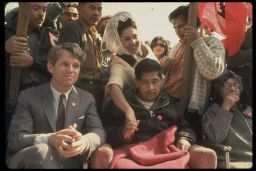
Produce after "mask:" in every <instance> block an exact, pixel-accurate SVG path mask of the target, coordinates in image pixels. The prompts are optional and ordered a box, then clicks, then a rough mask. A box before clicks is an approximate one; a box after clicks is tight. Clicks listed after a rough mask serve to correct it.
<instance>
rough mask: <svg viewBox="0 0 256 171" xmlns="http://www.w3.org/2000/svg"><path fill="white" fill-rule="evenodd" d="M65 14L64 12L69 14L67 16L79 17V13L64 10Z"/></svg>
mask: <svg viewBox="0 0 256 171" xmlns="http://www.w3.org/2000/svg"><path fill="white" fill-rule="evenodd" d="M63 14H64V15H65V16H67V17H74V18H77V17H78V13H73V12H64V13H63Z"/></svg>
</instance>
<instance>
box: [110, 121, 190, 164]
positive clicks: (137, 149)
mask: <svg viewBox="0 0 256 171" xmlns="http://www.w3.org/2000/svg"><path fill="white" fill-rule="evenodd" d="M176 130H177V127H176V126H172V127H170V128H169V129H167V130H165V131H163V132H160V133H159V134H157V135H155V136H154V137H152V138H151V139H150V140H148V141H145V142H141V143H138V144H130V145H125V146H122V147H120V148H117V149H115V150H114V157H113V160H112V161H111V164H110V168H188V161H189V157H190V155H189V153H188V152H187V151H182V150H179V149H178V148H176V146H175V145H174V144H173V142H174V140H175V137H174V134H175V132H176Z"/></svg>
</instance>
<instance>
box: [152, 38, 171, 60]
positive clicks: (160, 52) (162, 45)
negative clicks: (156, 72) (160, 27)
mask: <svg viewBox="0 0 256 171" xmlns="http://www.w3.org/2000/svg"><path fill="white" fill-rule="evenodd" d="M150 47H151V49H152V51H153V53H154V55H155V56H156V57H157V58H158V60H159V61H160V59H161V58H162V57H164V56H167V55H168V48H169V47H168V43H167V41H166V40H165V39H164V38H163V37H162V36H157V37H155V38H154V39H153V40H152V41H151V44H150Z"/></svg>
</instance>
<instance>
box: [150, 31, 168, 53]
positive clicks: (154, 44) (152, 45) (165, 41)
mask: <svg viewBox="0 0 256 171" xmlns="http://www.w3.org/2000/svg"><path fill="white" fill-rule="evenodd" d="M158 40H162V41H163V42H164V43H165V47H164V53H163V54H162V56H161V57H163V56H166V55H167V54H168V51H169V47H168V42H167V40H165V39H164V38H163V37H162V36H157V37H155V38H154V39H153V40H152V41H151V44H150V47H151V49H152V50H153V48H154V47H155V46H156V44H157V41H158Z"/></svg>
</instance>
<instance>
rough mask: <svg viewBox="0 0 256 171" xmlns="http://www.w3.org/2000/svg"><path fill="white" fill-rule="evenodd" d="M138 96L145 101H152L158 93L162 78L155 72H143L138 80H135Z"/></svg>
mask: <svg viewBox="0 0 256 171" xmlns="http://www.w3.org/2000/svg"><path fill="white" fill-rule="evenodd" d="M136 85H137V90H138V92H139V98H140V99H141V100H143V101H146V102H153V101H154V100H155V98H156V97H157V96H158V95H159V93H160V91H161V87H162V80H161V78H160V77H159V76H158V74H157V72H145V73H143V74H142V77H141V79H140V80H137V84H136Z"/></svg>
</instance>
